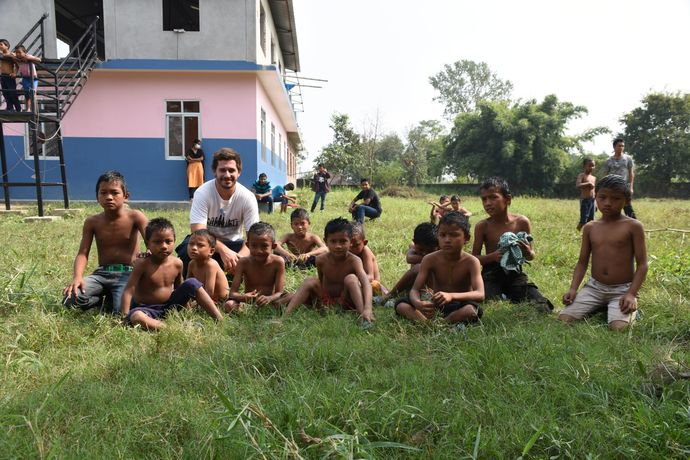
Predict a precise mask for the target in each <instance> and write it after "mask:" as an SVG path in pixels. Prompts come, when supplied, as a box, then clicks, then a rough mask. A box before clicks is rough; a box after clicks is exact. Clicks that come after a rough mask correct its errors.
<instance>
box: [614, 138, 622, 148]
mask: <svg viewBox="0 0 690 460" xmlns="http://www.w3.org/2000/svg"><path fill="white" fill-rule="evenodd" d="M621 142H625V141H624V140H623V139H622V138H620V137H617V138H615V139H614V140H613V148H614V149H615V148H616V145H618V144H620V143H621Z"/></svg>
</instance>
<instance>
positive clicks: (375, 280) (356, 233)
mask: <svg viewBox="0 0 690 460" xmlns="http://www.w3.org/2000/svg"><path fill="white" fill-rule="evenodd" d="M368 243H369V240H367V238H366V235H365V234H364V224H361V223H359V222H353V223H352V240H351V241H350V252H351V253H353V254H354V255H356V256H357V257H359V258H360V259H361V260H362V267H364V271H365V272H366V274H367V278H369V283H370V284H371V290H372V294H377V295H378V294H382V295H385V294H387V293H388V289H386V287H385V286H384V285H383V284H381V273H380V272H379V263H378V262H377V261H376V255H375V254H374V251H372V250H371V248H370V247H369V246H368V245H367V244H368Z"/></svg>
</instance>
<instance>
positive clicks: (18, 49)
mask: <svg viewBox="0 0 690 460" xmlns="http://www.w3.org/2000/svg"><path fill="white" fill-rule="evenodd" d="M7 46H10V44H9V43H8V44H7ZM14 50H15V51H24V52H25V53H26V47H25V46H24V45H17V46H15V47H14Z"/></svg>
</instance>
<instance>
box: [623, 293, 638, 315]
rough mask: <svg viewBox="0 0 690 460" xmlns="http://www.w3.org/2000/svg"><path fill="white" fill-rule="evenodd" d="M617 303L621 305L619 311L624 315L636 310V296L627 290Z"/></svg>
mask: <svg viewBox="0 0 690 460" xmlns="http://www.w3.org/2000/svg"><path fill="white" fill-rule="evenodd" d="M619 303H620V306H621V311H622V312H623V313H625V314H626V315H629V314H630V313H632V312H634V311H635V310H637V298H636V297H635V296H634V295H632V294H630V293H629V292H628V293H626V294H625V295H624V296H623V297H621V300H620V302H619Z"/></svg>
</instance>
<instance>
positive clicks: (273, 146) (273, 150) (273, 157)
mask: <svg viewBox="0 0 690 460" xmlns="http://www.w3.org/2000/svg"><path fill="white" fill-rule="evenodd" d="M275 165H276V125H275V124H274V123H271V166H275Z"/></svg>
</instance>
